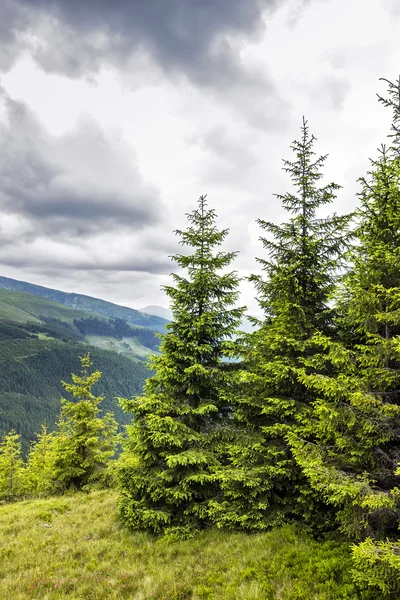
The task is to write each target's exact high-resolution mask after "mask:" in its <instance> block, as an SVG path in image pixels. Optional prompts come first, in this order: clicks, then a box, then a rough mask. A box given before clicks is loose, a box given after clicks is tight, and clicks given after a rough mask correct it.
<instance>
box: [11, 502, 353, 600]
mask: <svg viewBox="0 0 400 600" xmlns="http://www.w3.org/2000/svg"><path fill="white" fill-rule="evenodd" d="M116 500H117V495H116V493H115V492H110V491H97V492H92V493H90V494H84V493H80V494H77V495H74V496H62V497H54V498H50V499H46V500H31V501H23V502H17V503H15V504H8V505H3V506H1V507H0V532H1V533H0V597H1V598H3V599H4V600H27V599H29V600H35V599H37V600H39V599H40V600H56V599H57V600H62V599H66V598H69V599H74V600H81V599H82V600H83V599H89V600H101V599H104V600H106V599H107V600H110V599H114V600H124V599H132V600H133V599H134V600H154V599H156V600H188V599H191V600H200V599H203V600H204V599H208V600H268V599H271V600H273V599H280V600H289V599H290V600H296V599H297V600H300V599H301V600H307V599H310V600H338V599H345V598H346V599H355V598H359V596H358V595H357V594H356V592H355V590H354V587H353V585H352V583H351V581H350V571H351V563H350V558H349V556H350V550H349V546H348V545H347V544H343V543H339V542H332V541H325V542H316V541H314V540H312V539H311V538H309V537H307V536H306V535H304V534H299V533H298V532H297V533H296V531H295V529H294V528H292V527H289V526H287V527H284V528H282V529H276V530H273V531H271V532H268V533H263V534H258V535H252V536H247V535H245V534H239V533H227V532H220V531H215V530H211V531H207V532H205V533H203V534H202V535H200V536H198V537H196V538H194V539H191V540H186V541H180V542H166V541H165V540H162V539H156V538H154V537H152V536H150V535H147V534H143V533H142V534H137V533H136V534H131V533H130V532H128V531H126V530H124V529H123V528H122V527H121V525H120V523H119V521H118V516H117V510H116Z"/></svg>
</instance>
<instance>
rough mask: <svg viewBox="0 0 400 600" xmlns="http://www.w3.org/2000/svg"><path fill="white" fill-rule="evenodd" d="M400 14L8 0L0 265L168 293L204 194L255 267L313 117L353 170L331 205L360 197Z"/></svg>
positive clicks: (360, 3) (249, 267)
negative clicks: (189, 217)
mask: <svg viewBox="0 0 400 600" xmlns="http://www.w3.org/2000/svg"><path fill="white" fill-rule="evenodd" d="M399 31H400V4H399V2H398V0H246V1H244V0H201V1H200V0H114V1H113V2H110V1H109V0H85V2H82V1H81V0H0V214H1V218H0V275H3V276H6V277H12V278H14V279H20V280H23V281H29V282H32V283H35V284H39V285H44V286H47V287H53V288H57V289H61V290H63V291H67V292H78V293H82V294H87V295H90V296H95V297H99V298H103V299H105V300H108V301H111V302H116V303H118V304H123V305H125V306H130V307H132V308H141V307H143V306H146V305H150V304H157V305H161V306H168V298H167V297H166V296H165V294H164V292H163V291H162V286H163V285H168V284H170V283H171V279H170V273H171V272H172V271H174V270H175V268H176V267H175V265H174V264H173V263H172V262H171V260H170V258H169V257H170V255H172V254H175V253H177V252H180V251H181V250H180V248H181V247H180V246H179V243H178V242H179V238H178V237H177V236H176V235H175V234H174V230H175V229H179V228H180V229H182V228H185V226H186V223H187V221H186V216H185V214H186V213H190V212H191V211H192V210H193V209H194V208H195V207H196V204H197V199H198V197H199V196H200V195H201V194H207V198H208V203H209V207H210V208H214V209H215V210H216V212H217V215H218V221H217V223H218V226H219V227H220V228H229V230H230V233H229V236H228V237H227V239H226V243H225V245H224V249H225V250H227V251H238V252H239V255H238V257H237V259H236V261H235V263H234V264H233V265H232V268H234V269H236V270H237V271H238V272H239V274H240V275H241V276H242V277H243V278H245V277H246V276H248V275H250V274H251V273H258V272H259V265H258V263H257V261H256V258H255V257H260V258H266V256H265V252H264V250H263V247H262V244H261V242H260V241H259V236H260V235H261V231H260V229H259V227H258V225H257V224H256V219H257V218H261V219H264V220H268V221H274V222H276V223H279V222H282V221H284V220H286V219H287V217H288V216H287V214H284V212H283V211H282V208H281V206H280V201H279V200H278V199H277V197H276V196H275V194H285V193H286V192H288V191H291V189H292V188H291V184H290V180H289V178H288V175H287V174H286V173H285V172H284V171H283V170H282V166H283V163H282V160H283V159H289V160H290V159H291V158H292V150H291V148H290V146H291V143H292V142H293V140H295V139H299V136H300V126H301V122H302V118H303V116H304V117H305V118H306V119H307V120H308V124H309V128H310V132H311V133H313V134H314V135H315V137H316V138H317V141H316V143H315V151H316V153H317V154H318V155H320V154H329V156H328V158H327V160H326V163H325V169H324V180H323V182H322V184H324V183H329V182H331V181H334V182H336V183H338V184H340V185H341V186H342V189H340V190H339V191H338V195H337V199H336V201H335V203H334V204H333V205H332V206H330V207H329V209H328V212H330V213H332V212H336V213H339V214H343V213H346V212H348V211H351V210H353V209H354V208H355V207H356V206H357V192H358V191H359V183H357V179H358V178H359V177H361V176H363V175H365V173H366V171H367V170H368V168H369V165H370V162H369V160H370V159H371V158H374V157H376V156H377V148H378V147H379V146H380V145H381V144H382V143H384V142H385V141H386V139H387V138H386V136H387V134H388V133H389V130H390V121H391V114H390V111H388V109H385V108H383V107H382V105H381V104H380V103H379V102H378V101H377V93H379V94H381V95H383V96H385V92H386V90H387V84H386V83H385V82H383V81H380V78H387V79H389V80H391V81H395V80H396V79H397V78H398V76H399V72H400V36H399ZM327 214H328V213H327ZM241 292H242V293H241V299H240V303H241V304H245V305H247V306H248V309H249V312H250V313H257V302H256V300H255V291H254V289H253V287H252V285H251V284H250V283H248V282H246V280H245V279H244V280H243V282H242V284H241Z"/></svg>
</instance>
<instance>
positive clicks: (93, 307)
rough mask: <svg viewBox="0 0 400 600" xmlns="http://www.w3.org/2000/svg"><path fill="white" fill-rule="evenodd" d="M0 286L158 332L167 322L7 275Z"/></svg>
mask: <svg viewBox="0 0 400 600" xmlns="http://www.w3.org/2000/svg"><path fill="white" fill-rule="evenodd" d="M1 288H3V289H7V290H14V291H19V292H28V293H29V294H34V295H36V296H42V297H44V298H48V299H49V300H53V301H55V302H58V303H59V304H63V305H64V306H68V307H69V308H73V309H74V310H83V311H86V312H90V313H95V314H97V315H101V316H103V317H108V318H114V319H123V320H124V321H126V322H127V323H130V324H131V325H140V326H142V327H148V328H150V329H153V330H155V331H158V332H160V333H163V332H164V328H165V325H166V324H167V322H168V321H167V319H163V318H161V317H159V316H155V315H150V314H144V313H142V312H140V311H138V310H135V309H134V308H128V307H127V306H120V305H119V304H114V303H113V302H107V301H106V300H101V299H99V298H93V297H92V296H85V295H83V294H74V293H69V292H62V291H60V290H54V289H51V288H46V287H43V286H41V285H35V284H33V283H28V282H26V281H18V280H17V279H10V278H9V277H0V289H1Z"/></svg>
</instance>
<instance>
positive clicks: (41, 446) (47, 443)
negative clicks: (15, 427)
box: [24, 424, 56, 497]
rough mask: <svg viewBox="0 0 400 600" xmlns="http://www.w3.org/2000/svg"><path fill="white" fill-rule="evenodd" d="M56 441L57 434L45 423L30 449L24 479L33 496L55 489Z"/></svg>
mask: <svg viewBox="0 0 400 600" xmlns="http://www.w3.org/2000/svg"><path fill="white" fill-rule="evenodd" d="M55 441H56V438H55V434H54V433H49V432H48V431H47V426H46V425H45V424H44V425H42V432H41V433H39V434H38V436H37V440H36V442H34V443H33V444H32V445H31V447H30V449H29V453H28V458H27V462H26V469H25V474H24V479H25V487H26V491H27V493H29V494H30V495H32V496H36V497H41V496H47V495H49V494H51V493H52V492H53V491H54V490H55V481H54V478H55V473H54V463H55V458H56V454H55Z"/></svg>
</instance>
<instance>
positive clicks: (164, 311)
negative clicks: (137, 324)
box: [139, 304, 172, 321]
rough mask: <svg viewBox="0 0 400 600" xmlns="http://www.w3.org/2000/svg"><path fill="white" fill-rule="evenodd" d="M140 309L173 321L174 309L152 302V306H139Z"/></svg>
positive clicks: (148, 313)
mask: <svg viewBox="0 0 400 600" xmlns="http://www.w3.org/2000/svg"><path fill="white" fill-rule="evenodd" d="M139 310H140V312H143V313H146V314H147V315H153V316H156V317H161V318H162V319H166V320H167V321H172V311H170V310H169V308H164V306H157V305H156V304H151V305H150V306H145V307H144V308H139Z"/></svg>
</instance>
